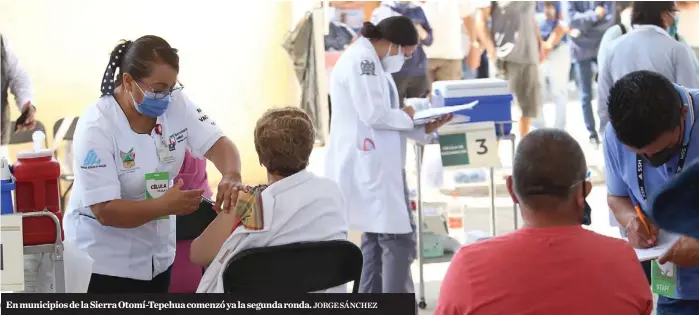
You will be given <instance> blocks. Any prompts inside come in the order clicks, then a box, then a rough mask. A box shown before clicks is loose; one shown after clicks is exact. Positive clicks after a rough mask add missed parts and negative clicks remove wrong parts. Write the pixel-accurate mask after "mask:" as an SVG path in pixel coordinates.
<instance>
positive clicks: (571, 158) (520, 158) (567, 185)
mask: <svg viewBox="0 0 699 315" xmlns="http://www.w3.org/2000/svg"><path fill="white" fill-rule="evenodd" d="M512 168H513V169H512V181H513V189H514V191H515V194H516V195H517V197H518V198H519V199H520V200H521V201H524V200H523V199H526V198H527V197H531V196H536V195H540V196H541V195H547V196H558V197H563V198H566V197H568V196H570V193H571V188H572V187H573V186H575V185H576V184H577V183H580V182H582V181H583V180H585V178H586V174H587V162H586V161H585V154H584V153H583V150H582V148H581V147H580V145H579V144H578V142H577V141H575V139H573V137H571V136H570V135H569V134H568V133H567V132H565V131H561V130H557V129H548V128H547V129H538V130H534V131H532V132H530V133H529V134H527V135H526V136H525V137H524V138H522V141H520V143H519V146H518V147H517V151H516V153H515V159H514V162H513V167H512Z"/></svg>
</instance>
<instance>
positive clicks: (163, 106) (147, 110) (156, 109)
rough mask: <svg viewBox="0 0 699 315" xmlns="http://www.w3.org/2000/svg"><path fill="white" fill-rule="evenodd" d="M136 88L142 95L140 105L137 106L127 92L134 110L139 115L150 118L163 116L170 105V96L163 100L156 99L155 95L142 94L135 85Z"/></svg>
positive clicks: (151, 93) (149, 93)
mask: <svg viewBox="0 0 699 315" xmlns="http://www.w3.org/2000/svg"><path fill="white" fill-rule="evenodd" d="M136 86H137V87H138V89H139V90H141V93H143V102H142V103H141V104H137V103H136V99H135V98H134V97H133V94H131V92H129V94H131V99H132V100H133V103H134V105H135V107H136V110H137V111H138V112H139V113H141V114H143V115H146V116H148V117H150V118H158V117H160V116H162V115H163V114H165V111H167V107H168V106H169V105H170V99H171V95H169V94H168V95H167V96H166V97H164V98H156V97H155V93H153V92H144V91H143V90H142V89H141V87H140V86H138V84H136Z"/></svg>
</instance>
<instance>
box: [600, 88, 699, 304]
mask: <svg viewBox="0 0 699 315" xmlns="http://www.w3.org/2000/svg"><path fill="white" fill-rule="evenodd" d="M688 92H689V94H690V97H691V98H692V99H693V100H694V102H693V108H690V109H689V110H688V111H687V115H686V118H685V126H686V128H685V134H684V137H683V140H682V141H683V144H687V145H688V148H687V159H686V163H685V165H689V164H690V163H691V162H692V161H694V160H697V158H699V135H697V133H699V128H692V127H693V126H694V123H695V113H697V112H698V111H699V107H698V106H699V90H688ZM604 160H605V165H606V168H605V175H606V180H607V193H609V194H610V195H613V196H619V197H630V198H632V199H633V200H635V201H636V202H638V204H639V205H640V206H641V208H642V209H645V210H647V209H649V208H648V207H649V206H648V204H647V202H648V201H647V200H645V199H644V198H643V196H642V195H641V191H640V188H639V183H638V179H637V170H636V154H635V153H633V152H631V151H630V150H629V149H627V148H626V147H625V146H624V145H623V144H621V143H620V142H619V139H618V138H617V137H616V133H615V132H614V128H613V127H612V125H611V124H608V125H607V128H606V130H605V133H604ZM678 160H679V157H678V156H675V157H674V158H673V159H672V160H670V161H669V162H668V163H666V164H665V165H664V166H661V167H658V168H653V167H651V166H650V165H648V164H646V163H644V165H643V167H644V169H643V176H644V183H645V187H646V192H647V195H648V196H652V195H653V194H654V193H655V192H657V191H658V190H659V189H660V187H661V186H662V185H663V184H664V183H666V182H667V181H668V179H669V178H670V177H672V176H674V175H675V174H676V172H677V163H678ZM630 194H631V195H630ZM697 229H699V226H698V227H697ZM676 287H677V288H676V292H675V295H676V296H677V298H675V299H673V298H666V297H660V299H659V300H658V307H657V314H658V315H675V314H677V315H696V314H699V268H678V271H677V286H676Z"/></svg>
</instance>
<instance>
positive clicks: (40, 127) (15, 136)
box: [9, 120, 49, 147]
mask: <svg viewBox="0 0 699 315" xmlns="http://www.w3.org/2000/svg"><path fill="white" fill-rule="evenodd" d="M15 126H17V122H16V121H13V122H12V129H11V130H15ZM34 131H43V132H44V134H46V128H45V127H44V124H42V123H41V122H40V121H38V120H37V121H36V126H35V127H34V130H27V131H18V132H13V133H12V134H11V135H10V142H9V144H10V145H12V144H25V143H32V142H33V141H32V134H33V133H34ZM48 146H49V142H48V139H46V138H44V147H48Z"/></svg>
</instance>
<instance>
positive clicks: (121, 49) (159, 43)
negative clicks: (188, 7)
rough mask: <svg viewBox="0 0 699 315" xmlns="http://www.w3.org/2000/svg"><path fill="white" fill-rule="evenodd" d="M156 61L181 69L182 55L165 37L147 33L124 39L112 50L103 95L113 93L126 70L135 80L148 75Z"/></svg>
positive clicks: (104, 78) (104, 79)
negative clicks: (139, 36)
mask: <svg viewBox="0 0 699 315" xmlns="http://www.w3.org/2000/svg"><path fill="white" fill-rule="evenodd" d="M154 63H165V64H168V65H170V66H171V67H173V68H174V69H175V71H177V72H179V71H180V57H179V56H178V55H177V49H175V48H172V47H170V44H168V43H167V42H166V41H165V40H164V39H162V38H160V37H158V36H154V35H146V36H143V37H141V38H139V39H137V40H135V41H130V40H122V41H121V43H119V44H118V45H117V46H116V47H114V49H113V50H112V53H111V55H110V58H109V64H108V65H107V70H105V71H104V77H103V78H102V88H101V91H102V96H104V95H111V94H113V93H114V89H115V88H116V87H117V86H119V85H121V81H122V78H123V76H124V73H126V72H128V73H129V74H130V75H131V76H132V77H133V78H134V80H140V79H143V78H146V77H148V76H149V75H150V74H151V71H152V70H153V68H152V65H153V64H154ZM117 69H118V70H119V72H118V73H117Z"/></svg>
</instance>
